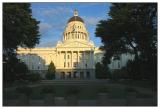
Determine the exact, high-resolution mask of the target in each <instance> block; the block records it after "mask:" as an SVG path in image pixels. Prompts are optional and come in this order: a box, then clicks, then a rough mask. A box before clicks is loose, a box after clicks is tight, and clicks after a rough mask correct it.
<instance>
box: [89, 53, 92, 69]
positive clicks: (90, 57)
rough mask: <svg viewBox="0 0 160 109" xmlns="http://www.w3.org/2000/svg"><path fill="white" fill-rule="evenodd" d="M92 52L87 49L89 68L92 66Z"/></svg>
mask: <svg viewBox="0 0 160 109" xmlns="http://www.w3.org/2000/svg"><path fill="white" fill-rule="evenodd" d="M91 53H92V52H91V51H89V61H90V63H89V64H90V66H89V67H90V68H92V54H91Z"/></svg>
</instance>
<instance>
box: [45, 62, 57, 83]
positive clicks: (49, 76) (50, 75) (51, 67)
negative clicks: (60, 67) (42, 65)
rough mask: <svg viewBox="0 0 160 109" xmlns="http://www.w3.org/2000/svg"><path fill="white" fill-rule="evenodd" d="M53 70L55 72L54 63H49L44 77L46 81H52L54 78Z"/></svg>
mask: <svg viewBox="0 0 160 109" xmlns="http://www.w3.org/2000/svg"><path fill="white" fill-rule="evenodd" d="M55 70H56V68H55V66H54V63H53V62H52V61H51V63H50V64H49V66H48V70H47V73H46V75H45V77H46V79H49V80H51V79H54V78H55V72H56V71H55Z"/></svg>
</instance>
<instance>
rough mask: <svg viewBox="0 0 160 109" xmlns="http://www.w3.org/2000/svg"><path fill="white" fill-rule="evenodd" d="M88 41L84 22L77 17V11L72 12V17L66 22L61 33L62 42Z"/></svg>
mask: <svg viewBox="0 0 160 109" xmlns="http://www.w3.org/2000/svg"><path fill="white" fill-rule="evenodd" d="M75 40H79V41H89V35H88V32H87V30H86V27H85V24H84V21H83V19H82V18H81V17H79V16H78V11H77V10H74V16H73V17H71V18H70V19H69V20H68V23H67V26H66V28H65V31H64V33H63V41H65V42H67V41H75Z"/></svg>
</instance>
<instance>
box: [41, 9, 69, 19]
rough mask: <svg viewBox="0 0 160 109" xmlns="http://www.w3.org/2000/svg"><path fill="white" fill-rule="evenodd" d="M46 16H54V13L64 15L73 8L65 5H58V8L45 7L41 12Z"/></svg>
mask: <svg viewBox="0 0 160 109" xmlns="http://www.w3.org/2000/svg"><path fill="white" fill-rule="evenodd" d="M41 13H42V14H43V15H44V16H47V17H50V16H51V17H52V16H53V15H62V14H66V13H72V10H71V9H69V8H65V7H56V8H51V9H50V8H49V9H45V10H43V11H42V12H41Z"/></svg>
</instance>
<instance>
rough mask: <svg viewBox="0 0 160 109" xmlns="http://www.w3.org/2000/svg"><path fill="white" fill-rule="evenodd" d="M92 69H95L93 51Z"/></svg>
mask: <svg viewBox="0 0 160 109" xmlns="http://www.w3.org/2000/svg"><path fill="white" fill-rule="evenodd" d="M92 68H94V51H92Z"/></svg>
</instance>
